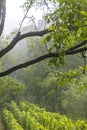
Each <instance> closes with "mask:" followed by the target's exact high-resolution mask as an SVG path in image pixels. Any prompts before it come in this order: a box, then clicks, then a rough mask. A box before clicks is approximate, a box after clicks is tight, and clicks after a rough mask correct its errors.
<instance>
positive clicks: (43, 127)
mask: <svg viewBox="0 0 87 130" xmlns="http://www.w3.org/2000/svg"><path fill="white" fill-rule="evenodd" d="M2 117H3V120H4V122H5V123H6V126H7V129H9V130H12V128H14V124H13V123H12V122H13V120H14V121H15V130H19V128H20V130H21V129H22V128H23V129H26V130H32V129H33V130H58V129H59V130H64V129H65V130H71V129H75V130H86V129H87V124H86V122H85V121H84V120H78V121H77V122H75V123H73V121H72V120H71V119H68V118H67V117H66V116H61V115H59V114H58V113H51V112H46V111H45V109H42V108H41V109H40V108H39V107H38V106H36V105H33V104H30V103H29V102H26V103H25V102H20V104H19V106H18V105H16V103H15V102H13V101H12V103H11V104H10V110H8V109H5V110H3V114H2ZM14 117H15V119H13V118H14ZM10 120H11V122H10ZM21 121H22V122H21ZM16 122H18V124H17V123H16ZM20 125H21V126H22V128H21V127H19V126H20ZM16 126H17V127H16Z"/></svg>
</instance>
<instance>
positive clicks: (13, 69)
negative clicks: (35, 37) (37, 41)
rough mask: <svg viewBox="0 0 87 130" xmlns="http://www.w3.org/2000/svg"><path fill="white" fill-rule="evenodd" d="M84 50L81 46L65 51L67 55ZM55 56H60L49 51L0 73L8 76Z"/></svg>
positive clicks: (0, 75)
mask: <svg viewBox="0 0 87 130" xmlns="http://www.w3.org/2000/svg"><path fill="white" fill-rule="evenodd" d="M83 51H87V48H80V49H77V50H73V51H70V50H69V49H68V50H67V51H66V52H65V55H72V54H77V53H80V52H83ZM53 57H59V53H56V54H55V53H48V54H45V55H43V56H40V57H38V58H36V59H33V60H31V61H28V62H25V63H22V64H19V65H17V66H14V67H12V68H10V69H8V70H6V71H4V72H1V73H0V77H3V76H6V75H8V74H11V73H12V72H14V71H16V70H19V69H22V68H26V67H28V66H30V65H33V64H36V63H38V62H40V61H42V60H45V59H48V58H53Z"/></svg>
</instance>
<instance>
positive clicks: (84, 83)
mask: <svg viewBox="0 0 87 130" xmlns="http://www.w3.org/2000/svg"><path fill="white" fill-rule="evenodd" d="M34 2H35V0H34V1H32V2H31V3H29V1H28V0H27V2H25V4H24V6H23V7H24V9H25V10H26V8H28V4H30V7H31V6H32V5H33V4H34ZM44 2H45V5H46V6H47V4H46V1H44ZM50 2H51V1H50ZM52 2H54V0H52ZM55 4H58V7H57V8H55V9H54V11H52V12H50V13H49V14H47V15H46V16H45V17H44V18H45V20H46V22H48V25H49V28H48V32H49V34H47V35H45V36H44V37H43V38H40V37H34V38H32V37H30V38H27V39H26V40H25V43H26V48H27V49H26V50H25V53H24V52H23V53H22V54H21V53H20V52H21V51H17V53H16V54H15V51H12V52H10V54H8V55H5V57H4V58H3V59H2V60H1V61H0V70H1V71H3V72H2V73H3V74H5V75H7V74H9V71H5V70H6V69H7V70H9V68H10V67H12V66H14V64H18V63H19V64H21V63H23V62H25V61H26V60H29V61H31V62H32V64H35V63H36V62H39V61H38V60H36V59H35V58H37V57H40V56H42V55H45V54H48V55H46V56H49V55H51V54H54V57H53V58H50V59H48V60H46V61H42V62H40V63H37V64H35V65H33V66H30V67H29V68H26V69H23V70H22V71H21V70H19V71H16V72H15V73H12V74H11V75H10V76H9V77H5V78H0V115H1V116H2V119H3V124H4V126H5V128H6V130H87V75H86V71H87V66H86V50H87V45H86V42H87V40H86V38H87V1H86V0H83V1H82V0H56V1H55V2H54V5H55ZM42 32H43V31H42ZM35 33H36V32H34V36H35V35H37V34H35ZM37 33H39V32H37ZM14 34H15V33H14ZM14 34H13V35H14ZM30 34H31V35H32V32H31V33H30ZM24 35H25V34H24ZM24 35H21V33H20V34H19V35H17V37H16V38H14V40H13V43H15V40H17V41H19V40H18V39H17V38H19V39H20V37H21V38H22V36H24ZM27 35H28V34H27ZM32 36H33V35H32ZM10 37H13V36H10ZM2 41H3V40H2ZM6 43H7V44H8V45H6V44H4V45H2V48H4V46H7V51H8V50H9V46H10V47H11V45H12V44H11V45H9V38H7V41H6ZM42 43H43V45H42ZM15 44H16V43H15ZM12 46H14V45H12ZM23 47H25V46H23ZM20 50H21V49H20ZM2 52H3V51H2ZM2 52H1V57H2V55H4V52H3V53H2ZM6 53H7V52H5V54H6ZM77 53H80V54H77ZM20 54H21V55H20ZM68 54H70V56H67V57H66V55H68ZM71 54H76V55H71ZM13 55H14V56H13ZM13 57H14V58H13ZM40 58H41V57H40ZM32 59H35V60H36V62H35V63H33V60H32ZM41 60H43V59H41ZM21 65H23V64H21ZM30 65H31V64H30ZM53 65H54V66H53ZM17 67H18V66H16V67H13V68H12V69H13V71H15V70H14V68H17ZM12 69H11V70H12ZM19 69H20V67H19ZM2 73H0V74H1V75H2ZM10 73H11V72H10ZM30 102H31V103H30ZM32 103H34V104H38V105H37V106H36V105H34V104H32ZM2 129H3V128H2Z"/></svg>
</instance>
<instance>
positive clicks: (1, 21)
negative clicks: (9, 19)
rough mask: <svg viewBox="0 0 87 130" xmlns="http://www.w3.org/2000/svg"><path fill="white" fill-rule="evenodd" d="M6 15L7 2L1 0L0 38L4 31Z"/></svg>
mask: <svg viewBox="0 0 87 130" xmlns="http://www.w3.org/2000/svg"><path fill="white" fill-rule="evenodd" d="M5 14H6V0H0V36H1V34H2V32H3V29H4V22H5Z"/></svg>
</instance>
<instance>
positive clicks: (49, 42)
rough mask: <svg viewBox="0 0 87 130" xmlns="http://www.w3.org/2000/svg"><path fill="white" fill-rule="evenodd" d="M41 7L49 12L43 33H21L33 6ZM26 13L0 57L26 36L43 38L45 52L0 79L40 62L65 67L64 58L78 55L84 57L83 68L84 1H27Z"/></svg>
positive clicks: (1, 11) (86, 39)
mask: <svg viewBox="0 0 87 130" xmlns="http://www.w3.org/2000/svg"><path fill="white" fill-rule="evenodd" d="M35 5H36V7H37V6H38V7H42V8H45V9H46V10H48V13H45V14H44V18H45V20H46V23H48V25H49V27H48V28H47V29H45V30H42V31H34V32H27V33H25V34H22V33H21V28H22V24H23V22H24V20H25V19H26V18H27V14H28V11H29V9H30V8H32V6H34V7H35ZM5 8H6V1H5V0H1V3H0V20H1V22H0V26H1V28H0V29H1V30H0V35H1V34H2V31H3V27H4V21H5V10H6V9H5ZM23 8H24V10H25V11H26V13H25V16H24V18H23V20H22V22H21V24H20V28H19V29H18V32H17V34H16V35H15V37H14V38H13V40H12V41H11V42H10V43H9V45H7V46H6V47H4V49H2V50H0V58H2V57H3V56H4V55H6V54H7V53H8V52H9V51H10V50H11V49H13V48H14V46H15V45H16V44H17V43H18V42H19V41H20V40H22V39H24V38H27V37H35V36H39V37H43V36H44V38H43V44H46V46H47V49H48V52H47V53H46V54H42V55H40V56H38V57H37V58H35V59H32V60H31V61H27V62H25V63H22V64H19V65H16V66H14V67H12V68H10V69H8V70H6V71H3V72H1V73H0V77H3V76H6V75H8V74H10V73H12V72H14V71H16V70H18V69H21V68H26V67H28V66H30V65H33V64H35V63H37V62H40V61H42V60H45V59H48V58H52V59H51V63H54V64H55V65H56V64H64V57H65V55H72V54H77V53H81V54H82V56H83V58H84V66H85V65H86V55H85V54H86V51H87V46H86V44H87V1H86V0H83V1H82V0H78V1H77V0H67V1H66V0H62V1H61V0H49V1H48V0H42V1H37V0H26V1H25V3H24V5H23Z"/></svg>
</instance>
